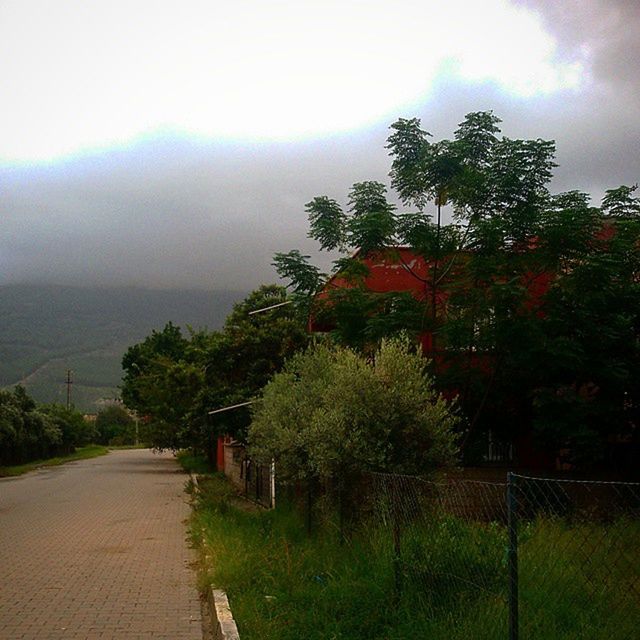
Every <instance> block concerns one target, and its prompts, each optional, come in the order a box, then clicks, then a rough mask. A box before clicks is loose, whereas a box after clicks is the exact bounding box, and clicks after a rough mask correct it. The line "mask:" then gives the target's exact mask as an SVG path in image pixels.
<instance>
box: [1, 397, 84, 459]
mask: <svg viewBox="0 0 640 640" xmlns="http://www.w3.org/2000/svg"><path fill="white" fill-rule="evenodd" d="M88 433H90V430H87V425H86V424H85V422H84V419H83V418H82V415H81V414H80V413H78V412H76V411H74V410H67V409H64V408H62V407H59V406H55V405H49V406H47V405H45V406H37V405H36V402H35V401H34V400H33V398H31V397H30V396H29V395H28V393H27V392H26V389H25V388H24V387H22V386H20V385H18V386H16V387H14V389H13V390H11V391H9V390H1V391H0V463H1V464H8V465H10V464H22V463H24V462H29V461H31V460H37V459H43V458H49V457H52V456H55V455H60V454H64V453H69V452H70V451H72V450H73V448H74V447H75V446H76V445H80V444H84V443H85V442H86V438H87V434H88Z"/></svg>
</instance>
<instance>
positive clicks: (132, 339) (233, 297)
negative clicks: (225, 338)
mask: <svg viewBox="0 0 640 640" xmlns="http://www.w3.org/2000/svg"><path fill="white" fill-rule="evenodd" d="M245 296H246V293H245V292H238V291H186V290H152V289H139V288H104V289H102V288H81V287H66V286H52V285H7V286H1V287H0V387H6V386H11V385H14V384H17V383H20V384H23V385H25V386H26V387H27V389H28V391H29V393H31V394H32V395H33V396H34V397H35V399H36V400H38V401H40V402H66V385H65V378H66V373H67V370H68V369H71V370H72V372H73V373H72V379H73V385H72V391H71V394H72V402H73V403H74V404H75V406H76V407H77V408H79V409H81V410H83V411H87V412H95V411H97V410H98V408H99V406H100V404H101V401H102V400H103V399H108V398H113V397H114V396H116V395H117V394H118V385H119V384H120V379H121V376H122V370H121V366H120V364H121V360H122V356H123V354H124V352H125V351H126V350H127V348H128V347H129V346H131V345H132V344H135V343H136V342H139V341H141V340H143V339H144V338H145V337H146V336H147V335H149V333H151V331H152V330H153V329H162V327H164V325H165V324H166V323H167V322H169V321H171V322H173V323H174V324H177V325H179V326H181V327H182V328H183V329H186V327H187V326H191V327H193V328H194V329H203V328H208V329H218V328H220V327H221V326H222V323H223V322H224V319H225V317H226V316H227V315H228V313H229V312H230V311H231V308H232V307H233V304H234V303H235V302H239V301H240V300H242V299H243V298H244V297H245Z"/></svg>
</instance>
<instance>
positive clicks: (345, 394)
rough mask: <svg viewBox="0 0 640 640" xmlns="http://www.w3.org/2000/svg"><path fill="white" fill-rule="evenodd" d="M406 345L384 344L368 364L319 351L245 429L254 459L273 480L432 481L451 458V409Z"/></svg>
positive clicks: (268, 396) (303, 360)
mask: <svg viewBox="0 0 640 640" xmlns="http://www.w3.org/2000/svg"><path fill="white" fill-rule="evenodd" d="M424 367H425V361H424V360H423V359H422V357H421V356H420V354H419V353H411V352H410V350H409V347H408V343H407V342H406V341H400V340H394V341H386V340H385V341H383V342H382V344H381V346H380V348H379V349H378V351H377V352H376V353H375V355H374V357H373V358H372V360H367V359H365V358H364V357H362V356H360V355H358V354H357V353H355V352H354V351H351V350H349V349H344V348H342V349H336V348H330V347H326V346H316V347H315V348H312V349H310V350H308V351H307V352H305V353H303V354H298V355H296V356H294V357H293V358H292V359H291V360H289V361H288V362H287V364H286V365H285V367H284V370H283V371H282V372H281V373H279V374H277V375H276V376H275V377H274V379H273V380H272V381H271V382H270V383H269V384H268V385H267V386H266V387H265V389H264V392H263V397H262V400H261V402H260V403H259V404H258V408H257V409H256V410H255V412H254V415H253V420H252V422H251V427H250V430H249V438H248V439H249V444H250V451H251V455H252V456H253V457H255V458H256V459H257V460H264V461H270V460H271V459H274V460H275V461H276V465H277V468H278V477H279V478H282V479H286V478H296V479H308V478H314V477H342V476H344V475H345V474H349V473H350V472H354V471H363V470H386V471H391V470H393V471H398V472H402V473H420V474H429V473H432V472H433V471H434V470H435V469H437V468H439V467H442V466H445V465H448V464H451V463H452V462H453V460H454V456H455V445H454V436H453V427H454V425H455V424H456V422H457V418H456V417H455V415H454V413H453V412H452V409H451V407H450V405H449V403H447V402H446V401H445V400H444V399H443V398H442V397H441V396H439V395H438V394H437V393H436V392H435V391H434V389H433V382H432V380H431V378H430V377H429V376H428V375H427V374H426V373H425V370H424Z"/></svg>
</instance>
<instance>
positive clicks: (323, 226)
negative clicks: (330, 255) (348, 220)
mask: <svg viewBox="0 0 640 640" xmlns="http://www.w3.org/2000/svg"><path fill="white" fill-rule="evenodd" d="M306 211H307V213H308V214H309V227H310V231H309V237H310V238H313V239H314V240H317V241H318V243H319V244H320V248H321V249H325V250H327V251H332V250H334V249H340V248H342V245H343V244H344V223H345V215H344V212H343V211H342V209H341V207H340V205H339V204H338V203H337V202H336V201H335V200H331V199H330V198H327V196H319V197H317V198H314V199H313V200H312V201H311V202H308V203H307V205H306Z"/></svg>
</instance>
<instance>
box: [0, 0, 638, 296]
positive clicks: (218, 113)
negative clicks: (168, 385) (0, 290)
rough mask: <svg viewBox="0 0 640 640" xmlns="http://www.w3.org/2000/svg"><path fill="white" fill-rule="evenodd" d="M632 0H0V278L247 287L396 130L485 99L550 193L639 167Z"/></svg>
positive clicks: (359, 176) (437, 124)
mask: <svg viewBox="0 0 640 640" xmlns="http://www.w3.org/2000/svg"><path fill="white" fill-rule="evenodd" d="M638 68H640V4H639V3H638V2H637V0H514V1H511V2H510V1H508V0H485V1H484V2H481V3H480V2H470V1H464V0H449V2H447V3H441V2H430V1H428V0H418V1H414V0H394V1H393V2H392V1H391V0H387V1H386V2H375V1H372V0H368V1H366V2H364V1H356V0H341V1H340V2H337V1H333V0H322V1H315V0H309V1H306V2H305V1H302V2H301V1H299V0H298V1H297V2H282V1H280V2H278V1H274V2H268V3H267V2H260V1H259V0H244V1H242V0H240V1H235V2H211V1H210V0H209V1H206V2H204V1H203V2H198V1H193V2H189V3H184V2H172V1H157V0H156V1H153V2H152V1H148V2H145V1H137V2H134V1H129V2H118V1H115V0H111V1H110V2H99V1H96V2H91V3H87V2H71V1H67V0H58V1H57V2H44V1H42V2H36V1H33V0H16V1H13V0H0V92H1V96H2V99H1V100H0V214H1V216H2V225H3V232H2V234H0V284H4V283H19V282H52V283H58V284H83V285H93V284H99V285H111V284H113V285H141V286H153V287H198V288H206V289H212V288H236V289H248V288H251V287H254V286H257V285H258V284H260V283H262V282H269V281H272V280H274V279H275V273H274V272H273V269H272V268H271V265H270V263H271V258H272V255H273V253H274V252H276V251H286V250H288V249H290V248H293V247H302V248H303V249H307V250H311V249H312V247H313V244H312V243H310V241H309V240H308V239H307V238H306V232H307V222H306V216H305V213H304V205H305V203H306V202H308V201H309V200H310V199H311V198H312V197H314V196H316V195H322V194H326V195H329V196H331V197H334V198H336V199H338V200H339V201H342V202H345V200H346V193H347V191H348V189H349V187H350V185H351V184H353V183H354V182H357V181H361V180H367V179H375V180H381V181H386V182H388V177H387V174H388V170H389V158H388V156H387V152H386V150H385V148H384V145H385V140H386V137H387V135H388V126H389V124H390V123H391V122H393V121H394V120H395V119H397V118H398V117H413V116H418V117H420V118H421V119H422V123H423V126H424V127H425V128H426V129H427V130H429V131H430V132H431V133H433V134H434V138H435V139H438V138H441V137H450V136H451V135H452V134H453V131H454V129H455V128H456V125H457V123H459V122H460V121H461V120H462V118H463V117H464V115H465V114H466V113H468V112H470V111H477V110H487V109H492V110H493V111H494V112H495V113H496V114H497V115H498V116H499V117H501V118H502V120H503V124H502V127H503V133H504V134H505V135H507V136H509V137H525V138H528V137H534V138H536V137H541V138H550V139H555V140H556V141H557V149H558V152H557V161H558V163H559V165H560V166H559V167H558V168H557V169H556V172H555V178H554V183H553V185H552V187H553V189H555V190H557V191H561V190H565V189H581V190H584V191H587V192H589V193H591V194H592V195H593V197H594V199H595V201H596V203H597V201H598V200H599V198H600V197H601V195H602V193H603V191H604V190H605V189H607V188H611V187H615V186H618V185H620V184H634V183H635V182H637V181H638V179H639V178H640V155H639V154H638V148H639V143H640V77H639V74H638V71H637V70H638Z"/></svg>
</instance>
